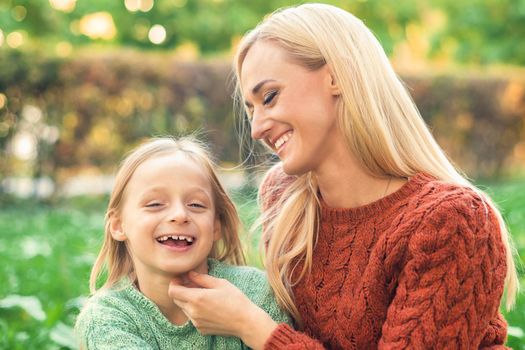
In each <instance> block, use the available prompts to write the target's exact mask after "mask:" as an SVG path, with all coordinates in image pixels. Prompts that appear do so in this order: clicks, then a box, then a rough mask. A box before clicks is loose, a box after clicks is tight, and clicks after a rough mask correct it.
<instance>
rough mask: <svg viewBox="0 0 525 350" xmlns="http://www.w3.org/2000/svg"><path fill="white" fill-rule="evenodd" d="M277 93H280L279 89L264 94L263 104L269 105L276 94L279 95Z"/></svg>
mask: <svg viewBox="0 0 525 350" xmlns="http://www.w3.org/2000/svg"><path fill="white" fill-rule="evenodd" d="M277 93H278V92H277V90H272V91H270V92H269V93H267V94H266V95H264V99H263V105H267V104H269V103H270V102H272V101H273V99H274V98H275V96H277Z"/></svg>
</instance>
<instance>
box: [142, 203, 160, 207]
mask: <svg viewBox="0 0 525 350" xmlns="http://www.w3.org/2000/svg"><path fill="white" fill-rule="evenodd" d="M161 205H162V203H158V202H155V203H149V204H146V208H156V207H160V206H161Z"/></svg>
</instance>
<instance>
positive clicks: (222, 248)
mask: <svg viewBox="0 0 525 350" xmlns="http://www.w3.org/2000/svg"><path fill="white" fill-rule="evenodd" d="M178 153H183V154H184V155H185V156H187V157H188V158H189V159H191V160H193V161H194V162H195V163H197V164H199V165H200V166H201V167H202V169H203V171H205V172H206V174H207V176H208V178H209V180H210V183H211V188H212V193H213V201H214V206H215V215H216V216H217V217H218V219H219V221H220V225H221V227H220V229H221V231H220V232H221V239H220V240H219V241H217V242H215V243H214V245H213V248H212V251H211V253H210V255H209V256H210V257H211V258H215V259H218V260H221V261H227V262H229V263H231V264H235V265H244V264H245V259H244V254H243V250H242V245H241V241H240V239H239V225H240V220H239V216H238V214H237V209H236V208H235V205H234V204H233V202H232V200H231V199H230V198H229V197H228V195H227V193H226V191H225V190H224V188H223V186H222V185H221V183H220V181H219V179H218V177H217V174H216V172H215V164H214V163H213V161H212V159H211V156H210V154H209V152H208V150H207V147H206V145H205V144H204V143H202V142H200V141H198V140H197V139H196V138H195V137H192V136H185V137H180V138H177V139H175V138H171V137H160V138H153V139H150V140H149V141H147V142H146V143H144V144H142V145H141V146H139V147H137V148H136V149H134V150H133V151H132V152H131V153H129V155H128V156H127V157H126V158H125V159H124V160H123V161H122V164H121V166H120V169H119V170H118V172H117V176H116V178H115V185H114V187H113V191H112V192H111V197H110V200H109V204H108V208H107V211H106V217H105V233H104V242H103V244H102V248H101V250H100V253H99V255H98V257H97V259H96V261H95V264H94V265H93V269H92V270H91V276H90V279H89V288H90V291H91V293H95V292H96V291H97V287H96V283H97V281H98V279H99V278H100V277H101V276H102V275H103V274H104V273H107V277H106V280H105V282H104V284H103V285H102V287H101V288H100V289H103V288H110V287H112V286H114V285H115V284H116V283H117V282H118V281H119V280H121V279H122V278H123V277H125V276H128V277H130V278H132V279H134V268H133V263H132V260H131V257H130V255H129V252H128V249H127V247H126V244H125V242H121V241H117V240H115V239H113V237H112V236H111V232H110V220H111V218H112V217H113V216H114V215H119V213H120V212H121V210H122V206H123V203H124V201H125V191H126V187H127V185H128V183H129V181H130V179H131V177H132V176H133V174H134V173H135V170H136V169H137V168H138V167H139V166H140V165H141V164H142V163H144V162H145V161H147V160H149V159H152V158H155V157H159V156H165V155H169V154H173V155H176V154H178Z"/></svg>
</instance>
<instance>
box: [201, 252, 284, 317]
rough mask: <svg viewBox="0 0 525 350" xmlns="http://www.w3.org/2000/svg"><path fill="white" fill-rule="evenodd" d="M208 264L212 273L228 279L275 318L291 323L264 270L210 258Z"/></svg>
mask: <svg viewBox="0 0 525 350" xmlns="http://www.w3.org/2000/svg"><path fill="white" fill-rule="evenodd" d="M208 266H209V274H210V275H212V276H215V277H219V278H224V279H226V280H228V281H229V282H230V283H232V284H233V285H235V286H236V287H237V288H239V289H240V290H241V291H242V292H243V293H244V294H245V295H246V296H247V297H248V298H249V299H250V300H251V301H252V302H253V303H255V304H256V305H257V306H259V307H260V308H262V309H263V310H264V311H266V312H267V313H268V314H269V315H270V317H272V319H273V320H275V321H276V322H279V323H280V322H285V323H288V324H291V318H290V317H289V316H288V314H286V313H285V312H284V311H283V310H282V309H281V308H280V306H279V305H278V304H277V300H276V299H275V295H274V293H273V290H272V288H271V287H270V284H269V283H268V279H267V276H266V273H265V272H264V271H262V270H260V269H258V268H256V267H252V266H234V265H229V264H226V263H223V262H220V261H217V260H214V259H209V260H208Z"/></svg>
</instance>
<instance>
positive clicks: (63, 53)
mask: <svg viewBox="0 0 525 350" xmlns="http://www.w3.org/2000/svg"><path fill="white" fill-rule="evenodd" d="M55 52H56V53H57V55H58V56H59V57H67V56H69V55H71V53H72V52H73V45H71V43H69V42H67V41H60V42H59V43H57V44H56V46H55Z"/></svg>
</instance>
